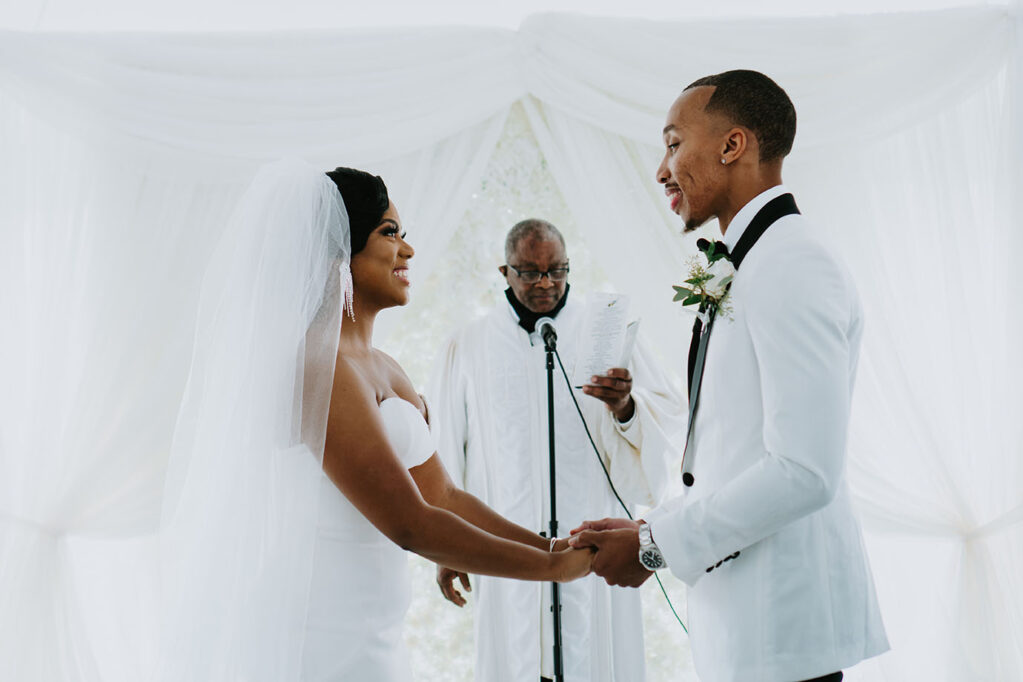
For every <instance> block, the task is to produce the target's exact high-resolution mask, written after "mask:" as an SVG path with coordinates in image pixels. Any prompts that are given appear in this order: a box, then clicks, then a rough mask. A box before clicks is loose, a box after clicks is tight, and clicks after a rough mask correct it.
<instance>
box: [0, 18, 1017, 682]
mask: <svg viewBox="0 0 1023 682" xmlns="http://www.w3.org/2000/svg"><path fill="white" fill-rule="evenodd" d="M1020 30H1021V24H1020V12H1019V6H1018V4H1014V5H1011V6H1008V7H1007V6H989V7H976V8H963V9H951V10H940V11H933V12H925V13H907V14H889V15H870V16H845V17H826V18H795V19H784V18H771V19H763V20H754V19H742V20H700V21H691V22H674V23H664V22H657V23H655V22H650V21H644V20H621V19H615V20H612V19H597V18H589V17H582V16H574V15H556V14H555V15H535V16H533V17H530V18H529V19H528V20H526V21H525V22H524V23H523V24H522V26H521V27H520V29H519V30H518V31H509V30H503V29H502V30H499V29H482V28H461V29H443V28H432V29H420V30H414V31H413V30H397V29H394V30H392V29H388V30H383V29H381V30H368V29H367V30H359V31H348V32H346V31H319V32H316V31H307V32H285V33H275V32H270V33H261V34H251V33H250V34H220V33H213V34H211V33H206V34H140V33H127V34H75V33H50V34H40V33H18V32H2V33H0V159H2V160H0V679H3V680H19V681H21V680H24V681H29V682H35V681H40V682H43V681H45V682H49V681H51V680H52V681H64V680H68V681H71V680H75V681H77V680H82V681H84V682H92V681H93V680H112V681H113V680H117V681H119V680H138V679H146V678H147V677H148V675H149V673H150V666H151V665H152V661H153V653H154V647H155V640H156V630H157V626H156V623H157V622H158V619H159V614H158V613H157V612H156V611H157V609H156V606H155V605H156V603H157V600H156V597H155V594H154V590H155V585H156V583H157V580H156V577H155V573H156V571H157V566H158V561H157V558H156V549H155V548H156V544H155V541H154V537H155V536H156V533H157V532H158V528H159V510H160V505H161V494H162V485H163V474H164V468H165V464H166V458H167V453H168V449H169V441H170V437H171V433H172V431H173V428H174V423H175V417H176V414H177V408H178V405H179V402H180V398H181V394H182V390H183V386H184V379H185V376H186V373H187V370H188V365H189V358H190V355H191V344H192V339H193V336H192V335H193V331H194V329H193V323H194V317H195V311H196V302H197V296H198V291H199V287H200V285H201V279H202V273H203V271H204V267H205V264H206V262H207V259H208V257H209V255H210V253H211V250H212V248H213V245H214V244H215V243H216V240H217V238H218V236H219V234H220V230H221V228H222V226H223V224H224V222H225V218H226V216H227V215H228V213H229V212H230V210H231V207H232V205H233V203H234V202H235V200H236V199H237V198H238V196H239V195H240V193H241V191H242V190H243V189H244V188H245V186H246V185H247V184H248V182H249V180H250V179H251V178H252V176H253V174H254V172H255V170H256V168H257V167H258V166H259V164H260V163H262V162H264V161H269V160H273V159H276V158H278V157H282V156H300V157H303V158H305V159H306V160H308V161H310V162H313V163H316V164H319V165H320V166H322V167H323V168H325V169H327V168H332V167H333V166H336V165H349V166H356V167H362V168H366V169H369V170H373V171H375V172H378V173H381V174H382V175H383V176H384V178H385V179H386V181H387V183H388V185H389V187H390V188H391V190H392V195H393V197H394V200H395V203H396V204H397V206H398V207H399V210H400V211H401V213H402V215H403V217H404V220H405V222H406V224H407V226H408V227H409V228H410V230H411V231H413V233H414V234H415V235H416V239H415V246H416V249H417V255H416V257H415V260H414V264H415V270H416V277H417V279H419V278H425V277H427V276H428V275H429V273H430V272H431V271H433V270H434V269H441V270H442V269H443V268H444V267H445V262H446V260H447V259H448V257H449V253H448V248H449V242H450V240H451V236H452V235H453V234H454V232H455V230H456V228H457V227H458V225H459V222H460V220H461V219H462V217H463V214H464V212H465V209H466V206H467V204H468V202H469V200H470V197H471V196H472V194H473V192H474V191H476V190H477V189H478V187H479V183H480V180H481V177H482V175H483V173H484V171H485V169H486V166H487V162H488V160H489V158H490V156H491V153H492V151H493V149H494V147H495V144H496V143H497V140H498V139H499V136H500V134H501V131H502V128H503V125H504V122H505V118H506V116H507V113H508V111H509V109H510V107H512V106H513V105H515V104H516V103H521V105H522V106H523V107H524V110H525V112H526V115H527V117H528V121H529V124H530V126H531V128H532V131H533V133H534V135H535V137H536V140H537V142H538V145H539V147H540V150H541V152H542V154H543V157H544V158H545V159H546V162H547V163H548V165H549V169H550V172H551V174H552V176H553V177H554V179H555V182H556V183H557V188H558V190H559V191H560V192H561V194H562V195H563V196H564V198H565V200H566V202H567V205H568V206H569V208H570V210H571V211H572V213H573V216H574V218H575V220H576V222H577V224H578V226H579V229H580V233H581V235H582V238H583V239H584V240H585V242H586V246H587V248H588V249H589V250H590V252H591V253H592V254H593V257H594V258H595V259H596V260H597V261H598V262H600V263H601V267H602V268H603V269H604V270H605V271H606V273H607V275H608V277H609V278H610V279H611V280H612V281H613V282H614V284H615V286H616V287H617V288H619V289H620V290H624V291H629V292H631V293H632V294H633V295H634V297H635V300H637V301H638V303H639V309H640V310H639V312H640V314H641V315H642V317H643V318H644V326H645V328H646V330H647V332H648V333H649V334H650V336H651V340H652V341H653V342H654V344H655V345H657V346H658V347H659V348H660V349H662V354H663V355H664V357H665V358H667V359H668V362H667V365H668V366H667V367H666V370H665V371H667V372H671V373H673V374H676V375H677V374H678V370H679V369H680V367H681V358H682V355H683V352H684V348H685V345H686V343H687V337H688V333H687V330H686V326H687V324H686V320H685V318H683V317H680V316H679V315H678V314H676V312H675V310H674V306H673V304H672V303H671V302H670V294H671V289H670V285H671V284H673V283H677V281H678V280H679V279H680V278H681V276H682V274H681V273H682V271H683V267H684V266H683V263H684V260H685V258H686V257H687V256H688V255H691V254H692V253H693V252H694V246H693V239H692V238H691V237H686V238H683V237H681V236H680V234H679V227H680V226H679V224H678V221H677V218H675V217H674V216H673V215H671V214H670V213H669V212H668V211H667V210H666V205H665V203H666V202H665V201H664V197H663V195H662V194H661V192H660V190H659V188H658V186H657V185H656V184H655V182H654V170H655V168H656V165H657V163H658V160H659V157H660V155H661V149H660V130H661V127H662V126H663V116H664V113H665V111H666V109H667V107H668V105H669V104H670V103H671V101H672V100H673V98H674V97H675V96H676V94H677V93H678V91H679V90H680V88H681V87H683V86H684V85H685V84H686V83H688V82H690V81H692V80H693V79H695V78H697V77H700V76H703V75H706V74H709V73H715V72H718V71H722V70H725V69H730V68H755V69H758V70H761V71H764V72H766V73H768V74H769V75H771V76H772V77H774V78H775V79H776V80H777V81H778V82H779V83H780V84H782V86H783V87H785V88H786V90H787V91H788V92H789V94H790V95H791V96H792V98H793V100H794V102H795V105H796V108H797V111H798V113H799V132H798V135H797V139H796V146H795V149H794V151H793V153H792V155H791V157H790V158H789V160H788V162H787V164H786V181H787V184H789V185H790V186H791V187H792V189H793V190H794V191H795V194H796V196H797V199H798V201H799V203H800V206H801V208H802V209H803V211H804V213H805V214H807V215H808V216H809V217H810V218H811V220H812V221H813V222H814V223H815V224H816V225H819V227H820V229H821V231H822V233H823V234H824V237H825V238H826V239H827V240H829V241H830V242H831V243H832V244H834V245H835V247H836V248H837V249H838V250H839V251H840V252H841V253H842V254H843V255H844V258H845V260H846V261H847V262H848V263H849V264H850V266H851V268H852V269H853V271H854V273H855V275H856V278H857V281H858V283H859V286H860V289H861V293H862V296H863V299H864V304H865V307H866V313H867V320H868V324H867V333H866V337H865V346H864V349H863V362H862V366H861V372H860V377H859V386H858V390H857V398H856V403H855V406H854V419H853V425H852V429H851V447H850V459H849V474H850V478H851V482H852V487H853V492H854V494H855V496H856V501H857V504H858V508H859V511H860V513H861V516H862V519H863V522H864V527H865V531H866V536H867V541H868V549H869V550H870V557H871V560H872V563H873V566H874V572H875V576H876V580H877V585H878V592H879V596H880V599H881V605H882V609H883V612H884V616H885V620H886V623H887V626H888V629H889V634H890V639H891V641H892V645H893V651H892V652H891V653H890V654H887V655H885V656H883V657H881V658H880V659H878V660H876V661H871V662H868V663H866V664H863V665H861V666H859V667H858V668H857V669H856V670H854V671H853V674H852V676H851V677H852V679H863V680H893V681H894V680H924V679H926V680H939V681H940V680H947V681H950V682H951V681H967V680H968V681H987V680H990V681H992V682H994V681H997V682H1006V681H1013V680H1023V446H1021V441H1023V420H1021V419H1020V417H1019V414H1020V408H1021V405H1023V400H1021V397H1023V396H1021V389H1020V387H1021V386H1023V362H1021V361H1020V359H1019V357H1018V349H1019V348H1021V347H1023V324H1021V323H1023V306H1021V305H1020V304H1019V302H1018V301H1017V296H1018V294H1020V293H1021V292H1023V276H1021V275H1020V273H1019V268H1018V267H1013V266H1015V265H1017V264H1018V263H1020V262H1021V261H1023V229H1021V217H1023V210H1021V203H1020V202H1021V198H1020V197H1021V192H1020V184H1021V180H1023V172H1021V170H1023V169H1021V162H1023V134H1021V128H1023V119H1021V117H1020V95H1021V93H1023V59H1021V55H1023V51H1021V37H1020ZM504 227H506V226H504ZM708 229H709V230H713V229H716V227H715V226H711V227H709V228H708ZM457 274H458V273H457V272H452V273H451V275H450V277H451V289H456V288H457V286H458V277H457ZM793 295H798V292H793ZM380 322H381V324H382V325H383V326H382V327H381V328H380V329H379V330H378V336H377V338H378V340H383V341H385V340H386V339H387V338H388V336H389V335H391V334H395V333H401V325H402V314H401V313H395V314H392V315H388V316H382V317H381V320H380ZM432 350H433V349H429V350H425V351H424V352H432ZM112 583H116V585H113V584H112ZM97 593H101V594H109V595H116V598H115V597H111V598H109V599H108V600H106V603H104V604H103V608H102V609H101V613H96V612H94V610H95V609H96V607H95V605H94V601H95V600H90V599H89V595H92V594H97Z"/></svg>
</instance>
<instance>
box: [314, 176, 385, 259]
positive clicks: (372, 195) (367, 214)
mask: <svg viewBox="0 0 1023 682" xmlns="http://www.w3.org/2000/svg"><path fill="white" fill-rule="evenodd" d="M327 177H328V178H330V179H331V180H333V181H334V184H335V185H337V189H338V191H339V192H341V199H342V200H343V201H344V202H345V210H346V211H348V221H349V223H350V224H351V230H352V255H353V256H354V255H355V254H357V253H358V252H359V251H362V249H363V248H364V247H365V246H366V240H368V239H369V235H370V233H372V232H373V230H374V229H376V226H377V225H379V224H380V220H381V219H382V218H383V217H384V213H385V212H386V211H387V207H388V206H390V205H391V200H390V198H388V196H387V186H386V185H385V184H384V181H383V179H382V178H381V177H380V176H379V175H371V174H369V173H367V172H366V171H361V170H356V169H355V168H335V169H334V170H332V171H327Z"/></svg>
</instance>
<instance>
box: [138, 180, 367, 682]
mask: <svg viewBox="0 0 1023 682" xmlns="http://www.w3.org/2000/svg"><path fill="white" fill-rule="evenodd" d="M349 242H350V239H349V228H348V216H347V214H346V213H345V209H344V205H343V202H342V201H341V195H340V193H339V192H338V191H337V188H336V187H335V185H334V183H333V182H332V181H331V180H330V179H329V178H327V176H326V175H324V173H323V171H321V170H318V169H315V168H313V167H311V166H309V165H308V164H305V163H304V162H300V161H280V162H277V163H274V164H270V165H268V166H266V167H264V168H262V169H261V170H260V172H259V173H258V174H257V176H256V178H255V180H254V181H253V183H252V185H251V187H250V188H249V189H248V190H247V191H246V193H245V195H244V196H243V197H242V198H241V201H240V203H239V205H238V208H237V209H236V210H235V212H234V213H233V215H232V216H231V219H230V221H229V222H228V225H227V228H226V230H225V231H224V234H223V236H222V237H221V240H220V243H219V244H218V245H217V248H216V251H215V252H214V254H213V258H212V259H211V262H210V266H209V269H208V270H207V273H206V276H205V277H204V278H203V285H202V292H201V296H200V300H199V316H198V321H197V325H196V337H195V354H194V356H193V358H192V364H191V369H190V371H189V377H188V384H187V386H186V388H185V395H184V400H183V402H182V406H181V412H180V414H179V416H178V422H177V427H176V428H175V432H174V443H173V447H172V451H171V459H170V466H169V468H168V472H167V483H166V486H165V489H164V500H163V502H164V505H163V506H164V523H163V533H162V538H161V539H162V547H161V549H162V551H163V560H162V566H163V571H162V578H163V595H162V596H163V608H162V614H163V629H162V636H161V648H160V658H159V661H158V664H157V676H158V679H161V680H167V681H168V682H177V681H182V680H253V681H255V680H267V681H268V682H269V681H271V680H275V681H276V680H281V681H285V682H287V681H289V680H298V679H299V673H300V664H301V655H302V645H303V642H304V637H303V628H304V625H305V621H306V613H307V611H308V608H307V603H308V599H309V591H310V583H311V580H312V573H313V561H314V551H315V539H316V519H317V512H318V497H317V495H318V492H319V487H320V480H321V478H322V474H321V466H320V465H321V461H322V457H323V443H324V435H325V432H326V422H327V410H328V407H329V405H330V391H331V387H332V385H333V381H332V377H333V375H334V359H335V357H336V355H337V344H338V335H339V333H340V324H341V308H342V305H343V304H344V302H345V301H346V300H347V301H348V302H349V303H348V305H346V307H348V308H349V309H350V300H351V298H350V297H351V287H352V285H351V273H350V270H349V261H350V253H351V252H350V246H349Z"/></svg>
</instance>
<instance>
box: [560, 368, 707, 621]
mask: <svg viewBox="0 0 1023 682" xmlns="http://www.w3.org/2000/svg"><path fill="white" fill-rule="evenodd" d="M554 357H556V358H557V359H558V367H560V368H561V375H562V376H563V377H565V385H566V386H568V395H570V396H571V397H572V404H573V405H575V411H576V412H578V413H579V421H581V422H582V424H583V430H585V431H586V437H587V438H589V439H590V446H591V447H592V448H593V453H594V454H595V455H596V456H597V463H598V464H600V469H601V471H603V472H604V478H606V479H607V484H608V485H609V486H610V487H611V492H612V493H614V496H615V499H616V500H618V504H619V505H621V507H622V510H623V511H624V512H625V515H626V516H627V517H629V520H630V521H635V519H633V518H632V512H630V511H629V507H628V506H627V505H626V504H625V502H623V501H622V496H621V495H619V494H618V489H617V488H615V484H614V483H613V482H612V481H611V474H610V473H609V472H608V470H607V467H606V466H605V465H604V458H603V457H601V456H600V450H599V449H598V448H597V444H596V443H595V442H594V440H593V435H592V434H591V433H590V427H589V425H588V424H587V423H586V417H584V416H583V411H582V408H581V407H579V401H578V400H576V399H575V390H574V389H573V387H572V381H571V380H570V379H569V378H568V372H566V371H565V365H564V363H562V362H561V354H560V353H558V349H557V348H554ZM652 573H653V574H654V578H655V579H656V580H657V584H658V585H659V586H660V588H661V594H663V595H664V599H665V601H667V602H668V608H670V609H671V613H672V614H673V615H674V616H675V620H677V621H678V624H679V625H681V626H682V631H683V632H685V633H686V636H688V635H689V628H687V627H686V624H685V623H683V622H682V618H681V616H679V615H678V611H676V610H675V605H674V604H672V603H671V597H669V596H668V591H667V590H666V589H664V583H662V582H661V576H659V575H657V571H652Z"/></svg>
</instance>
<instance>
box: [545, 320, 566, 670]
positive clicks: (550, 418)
mask: <svg viewBox="0 0 1023 682" xmlns="http://www.w3.org/2000/svg"><path fill="white" fill-rule="evenodd" d="M555 339H556V337H555V336H554V335H553V334H552V335H550V336H548V337H545V338H544V349H545V351H546V353H547V435H548V452H549V454H550V466H551V474H550V476H551V482H550V493H551V523H550V534H551V537H552V538H556V537H558V511H557V510H558V494H557V487H558V486H557V480H556V478H555V461H554V344H555ZM551 611H552V613H553V616H554V680H555V682H563V680H564V678H565V666H564V661H563V660H562V651H561V585H560V584H558V583H557V582H553V583H551Z"/></svg>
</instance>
